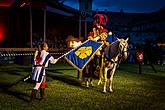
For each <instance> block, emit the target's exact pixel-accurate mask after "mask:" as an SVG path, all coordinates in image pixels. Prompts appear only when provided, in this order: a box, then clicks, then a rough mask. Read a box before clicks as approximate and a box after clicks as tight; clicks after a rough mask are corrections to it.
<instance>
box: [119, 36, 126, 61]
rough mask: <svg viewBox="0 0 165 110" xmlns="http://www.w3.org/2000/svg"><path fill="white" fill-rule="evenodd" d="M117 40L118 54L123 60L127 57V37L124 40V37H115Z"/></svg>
mask: <svg viewBox="0 0 165 110" xmlns="http://www.w3.org/2000/svg"><path fill="white" fill-rule="evenodd" d="M117 40H118V42H119V49H118V50H119V54H120V56H121V57H122V59H123V60H126V59H127V57H128V53H127V49H128V38H127V39H126V40H124V39H119V38H118V39H117Z"/></svg>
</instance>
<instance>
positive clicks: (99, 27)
mask: <svg viewBox="0 0 165 110" xmlns="http://www.w3.org/2000/svg"><path fill="white" fill-rule="evenodd" d="M107 22H108V17H107V16H106V15H105V14H96V15H95V16H94V22H93V31H92V32H90V33H89V36H88V39H90V40H94V41H97V42H101V43H103V44H104V46H103V47H102V48H101V49H100V51H98V52H97V53H96V55H97V56H98V57H99V63H98V62H97V61H95V62H96V64H97V65H98V68H99V69H100V73H99V75H100V76H99V77H100V78H101V77H103V57H104V54H103V50H104V47H105V46H108V45H110V44H109V42H108V41H107V36H108V34H107V32H108V31H107V29H106V28H105V26H106V24H107ZM100 81H101V80H100ZM100 81H99V83H101V82H100ZM99 83H98V84H99Z"/></svg>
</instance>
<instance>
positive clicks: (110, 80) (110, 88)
mask: <svg viewBox="0 0 165 110" xmlns="http://www.w3.org/2000/svg"><path fill="white" fill-rule="evenodd" d="M116 66H117V63H114V67H113V69H112V71H111V74H110V75H111V77H110V79H109V91H110V92H113V90H112V81H113V76H114V74H115V70H116Z"/></svg>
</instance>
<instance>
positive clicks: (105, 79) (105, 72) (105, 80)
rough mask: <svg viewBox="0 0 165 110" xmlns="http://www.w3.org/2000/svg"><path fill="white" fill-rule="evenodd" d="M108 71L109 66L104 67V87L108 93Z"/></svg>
mask: <svg viewBox="0 0 165 110" xmlns="http://www.w3.org/2000/svg"><path fill="white" fill-rule="evenodd" d="M107 71H108V68H107V67H105V69H104V88H103V92H104V93H106V86H107Z"/></svg>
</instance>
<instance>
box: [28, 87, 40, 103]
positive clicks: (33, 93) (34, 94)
mask: <svg viewBox="0 0 165 110" xmlns="http://www.w3.org/2000/svg"><path fill="white" fill-rule="evenodd" d="M37 91H38V90H36V89H33V90H32V92H31V97H30V101H33V100H34V99H35V98H36V94H37Z"/></svg>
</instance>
